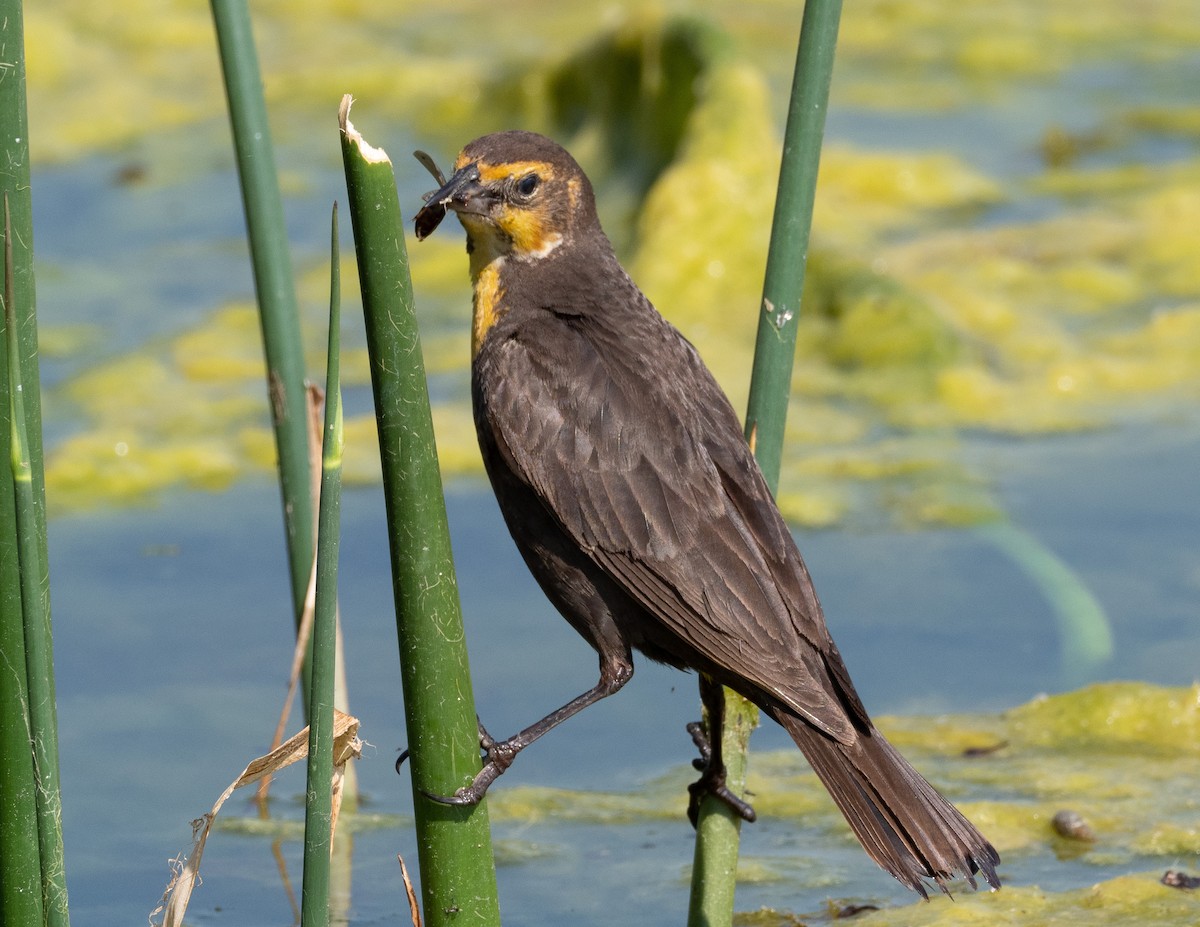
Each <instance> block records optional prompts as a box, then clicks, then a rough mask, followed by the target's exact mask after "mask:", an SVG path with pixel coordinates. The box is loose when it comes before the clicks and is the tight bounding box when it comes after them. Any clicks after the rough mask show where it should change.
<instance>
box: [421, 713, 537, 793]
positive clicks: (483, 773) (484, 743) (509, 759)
mask: <svg viewBox="0 0 1200 927" xmlns="http://www.w3.org/2000/svg"><path fill="white" fill-rule="evenodd" d="M519 740H520V735H518V736H517V737H513V738H511V739H509V740H496V739H495V738H493V737H492V735H491V734H489V733H488V732H487V728H485V727H484V726H483V722H479V748H480V751H481V752H482V757H483V768H482V769H480V770H479V772H477V773H476V774H475V778H474V779H472V780H471V781H470V783H468V784H467V785H464V786H463V787H462V788H461V789H458V790H457V791H456V792H455V793H454V794H453V795H434V794H433V793H432V792H426V791H425V790H424V789H421V790H420V792H421V794H422V795H424V796H425V797H426V798H428V799H430V800H431V801H436V802H438V803H439V804H442V805H459V806H469V805H477V804H479V802H480V800H482V798H483V796H484V795H486V794H487V790H488V789H489V788H490V787H491V784H492V783H493V782H495V781H496V780H497V779H499V778H500V776H501V775H502V774H503V773H504V771H505V770H507V769H508V767H510V766H511V765H512V763H513V760H514V759H516V756H517V754H518V753H520V752H521V748H522V747H524V746H525V744H524V743H520V742H519Z"/></svg>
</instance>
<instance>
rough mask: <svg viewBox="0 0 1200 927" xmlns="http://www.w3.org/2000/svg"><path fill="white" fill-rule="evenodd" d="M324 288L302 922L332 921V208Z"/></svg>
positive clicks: (337, 405) (336, 307)
mask: <svg viewBox="0 0 1200 927" xmlns="http://www.w3.org/2000/svg"><path fill="white" fill-rule="evenodd" d="M332 227H333V229H332V234H331V238H332V242H331V245H330V251H331V267H332V270H331V275H330V287H329V289H330V292H329V357H328V361H327V364H326V367H325V427H324V432H323V433H324V440H323V441H322V444H321V496H320V505H319V512H320V521H319V525H318V531H317V602H316V607H315V609H314V614H313V633H312V674H311V676H312V688H311V690H310V692H309V701H308V705H309V718H310V719H311V720H310V721H309V728H308V790H307V798H306V801H305V804H304V811H305V813H304V888H303V894H302V900H301V914H300V923H301V925H302V927H327V925H328V924H329V872H330V865H329V863H330V853H331V850H332V840H333V834H332V829H331V828H332V814H333V807H332V806H333V795H332V778H333V681H334V674H335V671H336V670H335V667H336V663H337V660H336V652H337V571H338V542H339V536H338V532H339V525H338V522H339V517H338V516H339V512H340V510H341V488H342V451H343V448H344V445H345V439H344V435H343V432H342V393H341V386H340V379H341V378H340V373H339V352H340V347H341V332H340V326H341V273H340V270H341V265H340V263H339V262H340V256H339V253H338V222H337V206H336V205H335V206H334V209H333V221H332Z"/></svg>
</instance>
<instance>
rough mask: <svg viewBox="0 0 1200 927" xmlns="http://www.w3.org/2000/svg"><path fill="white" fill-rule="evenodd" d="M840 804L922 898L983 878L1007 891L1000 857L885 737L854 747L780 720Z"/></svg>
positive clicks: (863, 739)
mask: <svg viewBox="0 0 1200 927" xmlns="http://www.w3.org/2000/svg"><path fill="white" fill-rule="evenodd" d="M777 720H778V721H779V723H780V724H782V725H783V727H784V728H785V729H786V730H787V732H788V733H789V734H791V736H792V739H793V740H794V741H796V745H797V746H798V747H799V748H800V750H801V751H802V752H803V753H804V756H805V758H806V759H807V760H808V762H809V765H811V766H812V768H813V770H814V771H815V772H816V774H817V776H818V777H820V779H821V782H823V783H824V784H825V788H826V789H828V790H829V794H830V795H831V796H832V797H833V800H834V801H835V802H836V803H837V806H838V808H839V809H840V810H841V812H842V814H843V815H844V816H845V818H846V820H847V822H849V824H850V827H851V828H852V829H853V830H854V834H855V836H856V837H858V840H859V842H860V843H861V844H862V845H863V849H865V850H866V851H867V853H868V854H869V855H870V857H871V858H872V859H874V860H875V862H877V863H878V864H879V865H880V866H882V867H883V868H884V869H886V870H887V871H888V872H890V873H891V874H892V875H893V876H895V877H896V878H897V879H898V880H899V881H900V882H902V883H903V884H905V885H907V886H908V887H909V888H911V889H913V890H914V891H917V892H919V893H920V894H921V895H922V896H925V897H928V894H927V891H926V880H927V879H928V880H932V881H933V882H934V883H935V884H936V885H937V886H938V888H940V889H941V890H942V891H946V886H945V880H946V879H949V878H953V877H954V876H955V875H956V874H962V875H963V876H966V877H967V879H968V880H969V882H970V884H971V886H972V887H975V878H974V876H975V874H976V873H978V874H980V875H981V876H982V877H983V879H984V880H985V881H986V882H987V883H988V885H990V886H992V888H999V887H1000V880H999V879H998V878H997V876H996V866H997V864H998V863H999V862H1000V856H999V854H998V853H997V852H996V850H995V848H994V847H993V846H992V845H991V844H990V843H988V841H987V839H986V838H985V837H984V836H983V835H982V834H981V833H979V831H978V830H976V829H975V826H974V825H973V824H972V823H971V822H970V821H968V820H967V819H966V818H965V817H963V815H962V814H961V813H960V812H959V810H958V809H957V808H955V807H954V805H952V804H951V803H950V802H949V801H948V800H947V799H945V798H944V797H942V795H941V794H940V793H939V792H938V791H937V789H935V788H934V787H933V786H932V785H930V784H929V783H928V782H926V781H925V779H924V777H923V776H922V775H921V774H920V773H919V772H917V771H916V770H915V769H913V768H912V766H910V765H909V763H908V761H907V760H906V759H904V757H903V756H901V755H900V753H899V752H898V751H897V750H896V748H895V747H893V746H892V745H891V744H890V743H888V742H887V741H886V740H885V739H884V738H883V735H881V734H880V733H879V732H878V731H876V730H874V729H872V730H871V732H870V734H868V735H863V736H860V737H859V738H858V739H857V740H856V742H855V743H853V744H850V745H847V744H843V743H839V742H838V741H836V740H834V739H833V738H831V737H829V736H827V735H825V734H823V733H821V732H820V731H817V730H816V729H814V728H813V727H811V726H810V725H808V724H806V723H804V721H802V720H801V719H799V718H797V717H795V716H793V715H787V714H784V713H782V712H780V713H779V717H778V718H777Z"/></svg>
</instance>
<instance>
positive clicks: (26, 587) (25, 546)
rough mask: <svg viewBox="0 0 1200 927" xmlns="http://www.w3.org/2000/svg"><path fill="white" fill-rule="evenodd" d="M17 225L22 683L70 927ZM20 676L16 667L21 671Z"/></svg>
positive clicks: (50, 915)
mask: <svg viewBox="0 0 1200 927" xmlns="http://www.w3.org/2000/svg"><path fill="white" fill-rule="evenodd" d="M13 280H14V271H13V245H12V220H11V216H10V213H9V206H8V197H7V195H6V196H5V197H4V328H5V334H6V338H5V343H6V347H7V350H8V406H9V423H10V429H9V434H10V447H9V450H10V459H11V464H12V471H11V472H12V487H13V496H14V499H15V502H16V528H17V560H18V567H19V571H20V575H21V614H22V618H23V623H24V628H25V666H24V670H25V680H26V688H27V691H28V693H29V714H28V721H29V743H28V744H27V745H26V749H29V747H30V746H32V751H33V774H34V781H35V787H36V800H35V809H36V814H37V833H38V847H39V858H40V860H41V895H42V906H43V916H44V917H45V923H46V924H47V925H48V927H66V925H68V924H69V923H70V918H69V917H68V916H67V878H66V869H65V867H64V864H63V840H62V793H61V790H60V788H59V775H58V713H57V710H56V708H55V699H54V652H53V638H52V636H51V633H50V602H49V597H50V590H49V588H48V587H47V586H46V585H44V584H43V577H45V575H46V567H45V562H44V560H43V557H42V550H41V548H40V545H39V543H38V520H37V512H36V504H35V501H34V499H35V496H34V487H33V467H32V465H31V463H30V459H29V436H28V428H27V425H26V420H25V384H24V379H23V377H22V375H21V366H22V364H21V348H20V340H19V338H18V337H17V330H18V326H17V316H16V311H15V308H14V304H15V301H16V296H15V293H14V288H13ZM18 671H19V668H18Z"/></svg>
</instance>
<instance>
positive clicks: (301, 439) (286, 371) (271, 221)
mask: <svg viewBox="0 0 1200 927" xmlns="http://www.w3.org/2000/svg"><path fill="white" fill-rule="evenodd" d="M211 4H212V13H213V22H214V24H215V26H216V30H217V42H218V45H219V48H220V55H221V71H222V74H223V75H224V78H225V93H226V97H227V99H228V102H229V119H230V124H231V126H232V129H233V144H234V149H235V152H236V157H237V167H238V177H239V179H240V181H241V187H242V203H243V206H244V208H245V212H246V229H247V233H248V236H249V239H250V259H251V262H252V264H253V267H254V285H255V291H256V293H257V296H258V310H259V320H260V323H261V326H262V335H263V347H264V351H265V354H266V360H267V392H268V395H269V396H270V400H271V418H272V421H273V422H274V425H275V449H276V452H277V454H278V459H279V482H280V489H281V492H282V494H283V523H284V531H285V535H286V539H287V551H288V564H289V567H290V571H291V583H292V605H293V609H294V616H295V620H296V627H297V628H299V626H300V621H301V617H302V615H303V612H304V598H305V593H306V591H307V589H308V577H309V573H310V572H311V570H312V562H313V547H314V543H313V503H312V499H311V497H310V490H309V486H310V467H309V462H308V434H307V416H306V414H305V403H304V346H303V343H302V341H301V337H300V321H299V315H298V312H297V308H296V291H295V285H294V283H293V277H292V260H291V255H290V252H289V250H288V239H287V226H286V224H285V222H284V216H283V202H282V199H281V197H280V193H279V181H278V179H277V177H276V173H275V155H274V151H273V148H272V145H271V130H270V126H269V124H268V122H267V107H266V102H265V101H264V99H263V90H262V79H261V78H260V76H259V67H258V54H257V52H256V50H255V47H254V34H253V31H252V29H251V24H250V12H249V10H248V9H247V6H246V2H245V0H211ZM310 659H311V647H310V649H309V655H308V657H307V658H306V659H305V661H304V676H303V679H304V682H303V684H302V686H301V692H302V693H303V698H304V700H305V711H306V714H307V711H308V705H307V700H308V690H309V667H310V663H309V661H310Z"/></svg>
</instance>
